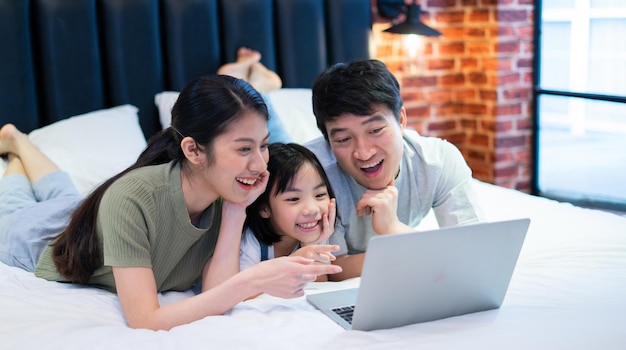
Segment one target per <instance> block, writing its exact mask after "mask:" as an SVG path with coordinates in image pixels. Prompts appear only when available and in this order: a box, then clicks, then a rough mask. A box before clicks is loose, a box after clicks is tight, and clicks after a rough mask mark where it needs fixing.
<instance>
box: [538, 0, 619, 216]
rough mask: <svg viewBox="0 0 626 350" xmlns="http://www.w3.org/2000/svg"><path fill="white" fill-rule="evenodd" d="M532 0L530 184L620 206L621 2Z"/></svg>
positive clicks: (564, 196) (581, 200)
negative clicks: (532, 149)
mask: <svg viewBox="0 0 626 350" xmlns="http://www.w3.org/2000/svg"><path fill="white" fill-rule="evenodd" d="M535 4H536V12H537V15H538V16H537V21H536V24H535V25H536V26H537V28H536V29H537V30H536V31H535V33H540V34H537V37H536V40H535V42H536V43H537V45H536V47H535V54H536V55H535V57H536V60H535V84H536V86H535V104H534V105H535V106H534V108H535V126H536V133H535V135H536V136H535V146H536V147H535V164H536V170H535V176H534V178H533V190H534V192H535V193H536V194H539V195H542V196H545V197H550V198H555V199H559V200H565V201H570V202H573V203H576V204H579V205H584V206H592V207H598V208H606V209H616V210H626V40H624V37H623V33H626V2H625V1H622V0H554V1H536V2H535Z"/></svg>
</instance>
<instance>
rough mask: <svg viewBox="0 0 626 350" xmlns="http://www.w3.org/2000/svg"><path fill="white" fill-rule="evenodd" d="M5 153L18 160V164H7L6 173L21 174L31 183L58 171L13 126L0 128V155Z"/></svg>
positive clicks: (48, 159)
mask: <svg viewBox="0 0 626 350" xmlns="http://www.w3.org/2000/svg"><path fill="white" fill-rule="evenodd" d="M7 153H9V154H12V155H14V156H16V157H18V158H19V162H13V165H12V164H11V162H9V165H8V167H7V172H9V171H17V172H20V173H23V174H25V175H26V177H27V178H28V179H29V180H30V182H31V183H34V182H35V181H37V180H39V179H40V178H41V177H43V176H45V175H47V174H49V173H52V172H55V171H59V170H60V169H59V167H58V166H57V165H56V164H55V163H54V162H52V160H50V158H48V157H47V156H46V155H45V154H43V153H42V152H41V150H39V147H37V146H36V145H34V144H33V143H32V142H30V139H29V138H28V135H26V134H24V133H23V132H21V131H19V130H18V129H17V128H16V127H15V126H14V125H13V124H6V125H4V126H3V127H2V128H0V154H7ZM19 167H21V169H20V168H19ZM5 173H6V172H5Z"/></svg>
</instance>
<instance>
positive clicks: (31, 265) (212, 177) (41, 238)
mask: <svg viewBox="0 0 626 350" xmlns="http://www.w3.org/2000/svg"><path fill="white" fill-rule="evenodd" d="M267 118H268V114H267V107H266V105H265V104H264V103H263V100H262V98H261V96H260V95H259V94H258V92H257V91H256V90H254V89H253V88H252V87H251V86H250V85H249V84H248V83H246V82H244V81H243V80H240V79H236V78H233V77H229V76H223V75H209V76H204V77H200V78H198V79H196V80H194V81H192V82H191V83H190V84H189V85H188V86H187V87H186V88H185V89H183V91H181V94H180V96H179V98H178V100H177V102H176V104H175V105H174V108H173V109H172V124H171V125H172V126H171V127H170V128H168V129H165V130H163V131H162V132H161V133H159V134H157V135H155V136H154V137H153V138H151V139H150V140H149V142H148V145H147V147H146V149H145V150H144V152H143V153H142V154H141V155H140V156H139V158H138V160H137V162H136V163H135V164H133V165H132V166H130V167H129V168H128V169H126V170H125V171H123V172H122V173H120V174H118V175H117V176H115V177H113V178H111V179H109V180H108V181H106V182H105V183H103V184H102V185H101V186H99V187H98V188H96V189H95V190H94V191H93V192H92V193H91V194H90V195H89V196H88V197H87V198H86V199H84V200H82V199H80V198H79V197H78V195H77V193H76V190H75V188H73V185H72V184H71V180H69V177H68V175H67V174H66V173H64V172H62V171H60V170H59V169H58V168H57V167H56V165H55V164H53V163H52V162H51V161H50V160H49V159H47V158H46V157H45V155H43V154H42V153H41V152H40V151H39V150H38V149H37V148H36V147H35V146H34V145H33V144H32V143H30V141H29V140H28V138H27V136H26V135H25V134H23V133H21V132H20V131H19V130H17V129H16V128H15V127H14V126H13V125H5V126H4V127H2V129H0V154H2V153H5V154H8V157H9V158H8V159H9V163H8V167H7V171H6V173H5V176H4V177H3V178H2V180H1V181H0V203H2V204H0V258H1V259H2V260H3V261H4V262H5V263H7V264H10V265H15V266H21V267H23V268H25V269H27V270H34V271H35V274H36V275H37V276H39V277H43V278H46V279H48V280H54V281H63V282H72V283H80V284H88V285H96V286H100V287H104V288H106V289H109V290H111V291H115V292H117V294H118V296H119V299H120V304H121V306H122V310H123V312H124V315H125V317H126V320H127V323H128V325H129V326H130V327H133V328H149V329H155V330H157V329H170V328H172V327H174V326H177V325H181V324H185V323H188V322H192V321H194V320H198V319H201V318H203V317H206V316H209V315H218V314H222V313H224V312H225V311H227V310H229V309H231V308H232V307H233V306H234V305H236V304H237V303H239V302H240V301H242V300H245V299H246V298H248V297H250V296H253V295H256V294H259V293H268V294H271V295H275V296H279V297H285V298H288V297H297V296H301V295H303V290H302V288H303V287H304V285H305V284H306V283H307V282H309V281H313V280H315V278H316V277H317V275H320V274H329V273H336V272H339V271H340V270H339V269H337V268H336V267H334V266H329V265H317V264H313V260H310V259H305V258H302V257H285V258H281V259H273V260H271V261H267V262H264V263H261V264H258V265H256V266H254V267H253V268H250V269H247V270H245V271H242V272H239V245H240V241H241V232H242V229H243V224H244V220H245V216H246V213H245V210H246V207H247V206H248V205H249V204H250V203H252V202H253V201H254V200H255V199H256V198H257V197H258V196H259V195H260V194H261V193H262V192H263V191H264V190H265V187H266V185H267V177H268V173H267V169H266V167H267V165H266V163H267V160H268V149H267V147H268V145H267V142H268V141H267V140H268V132H267V127H266V121H267ZM113 141H114V140H113ZM77 204H78V207H77V208H75V206H76V205H77ZM69 213H71V218H70V219H69V224H67V223H68V218H67V215H68V214H69ZM23 218H28V220H25V219H23ZM26 221H28V225H23V226H20V225H15V224H14V223H15V222H20V223H22V222H26ZM24 226H26V227H27V228H26V230H24V229H22V227H24ZM65 226H66V227H65ZM25 231H26V232H25ZM59 232H61V233H60V234H58V233H59ZM57 234H58V235H57ZM50 238H53V239H52V241H51V244H48V243H49V242H48V241H47V239H50ZM198 281H201V283H202V292H201V293H199V294H198V295H196V296H194V297H191V298H188V299H185V300H182V301H179V302H176V303H173V304H170V305H167V306H164V307H160V305H159V302H158V299H157V294H158V293H159V292H162V291H166V290H186V289H189V288H191V287H193V286H194V284H195V283H196V282H198Z"/></svg>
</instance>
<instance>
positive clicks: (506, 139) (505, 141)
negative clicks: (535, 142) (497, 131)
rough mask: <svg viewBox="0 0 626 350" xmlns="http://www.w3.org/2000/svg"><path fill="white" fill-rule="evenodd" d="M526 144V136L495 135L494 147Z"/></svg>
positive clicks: (511, 146)
mask: <svg viewBox="0 0 626 350" xmlns="http://www.w3.org/2000/svg"><path fill="white" fill-rule="evenodd" d="M525 144H526V137H525V136H524V135H516V136H500V137H496V143H495V146H496V148H513V147H521V146H524V145H525Z"/></svg>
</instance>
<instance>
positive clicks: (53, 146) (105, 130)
mask: <svg viewBox="0 0 626 350" xmlns="http://www.w3.org/2000/svg"><path fill="white" fill-rule="evenodd" d="M137 111H138V109H137V107H135V106H132V105H123V106H118V107H114V108H110V109H102V110H98V111H94V112H90V113H86V114H82V115H79V116H75V117H71V118H68V119H64V120H61V121H58V122H56V123H53V124H50V125H47V126H45V127H42V128H40V129H36V130H33V131H32V132H31V133H30V134H29V135H28V136H29V138H30V139H31V141H32V142H33V143H34V144H35V145H37V146H38V147H39V149H41V151H42V152H43V153H44V154H46V155H47V156H48V157H49V158H50V159H51V160H52V161H53V162H55V163H56V164H57V165H58V166H59V167H60V168H61V169H62V170H65V171H67V172H68V173H69V175H70V176H71V178H72V180H73V181H74V184H75V185H76V187H77V188H78V190H79V191H80V192H81V193H82V194H86V193H88V192H89V191H91V190H92V189H93V188H95V187H96V186H97V185H98V184H100V183H101V182H103V181H105V180H106V179H108V178H109V177H111V176H113V175H116V174H117V173H119V172H120V171H122V170H124V169H126V168H127V167H128V166H130V165H131V164H133V163H134V162H135V161H136V160H137V157H138V156H139V154H140V153H141V152H142V151H143V149H144V148H145V147H146V139H145V137H144V135H143V132H142V131H141V126H140V125H139V117H138V115H137Z"/></svg>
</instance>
